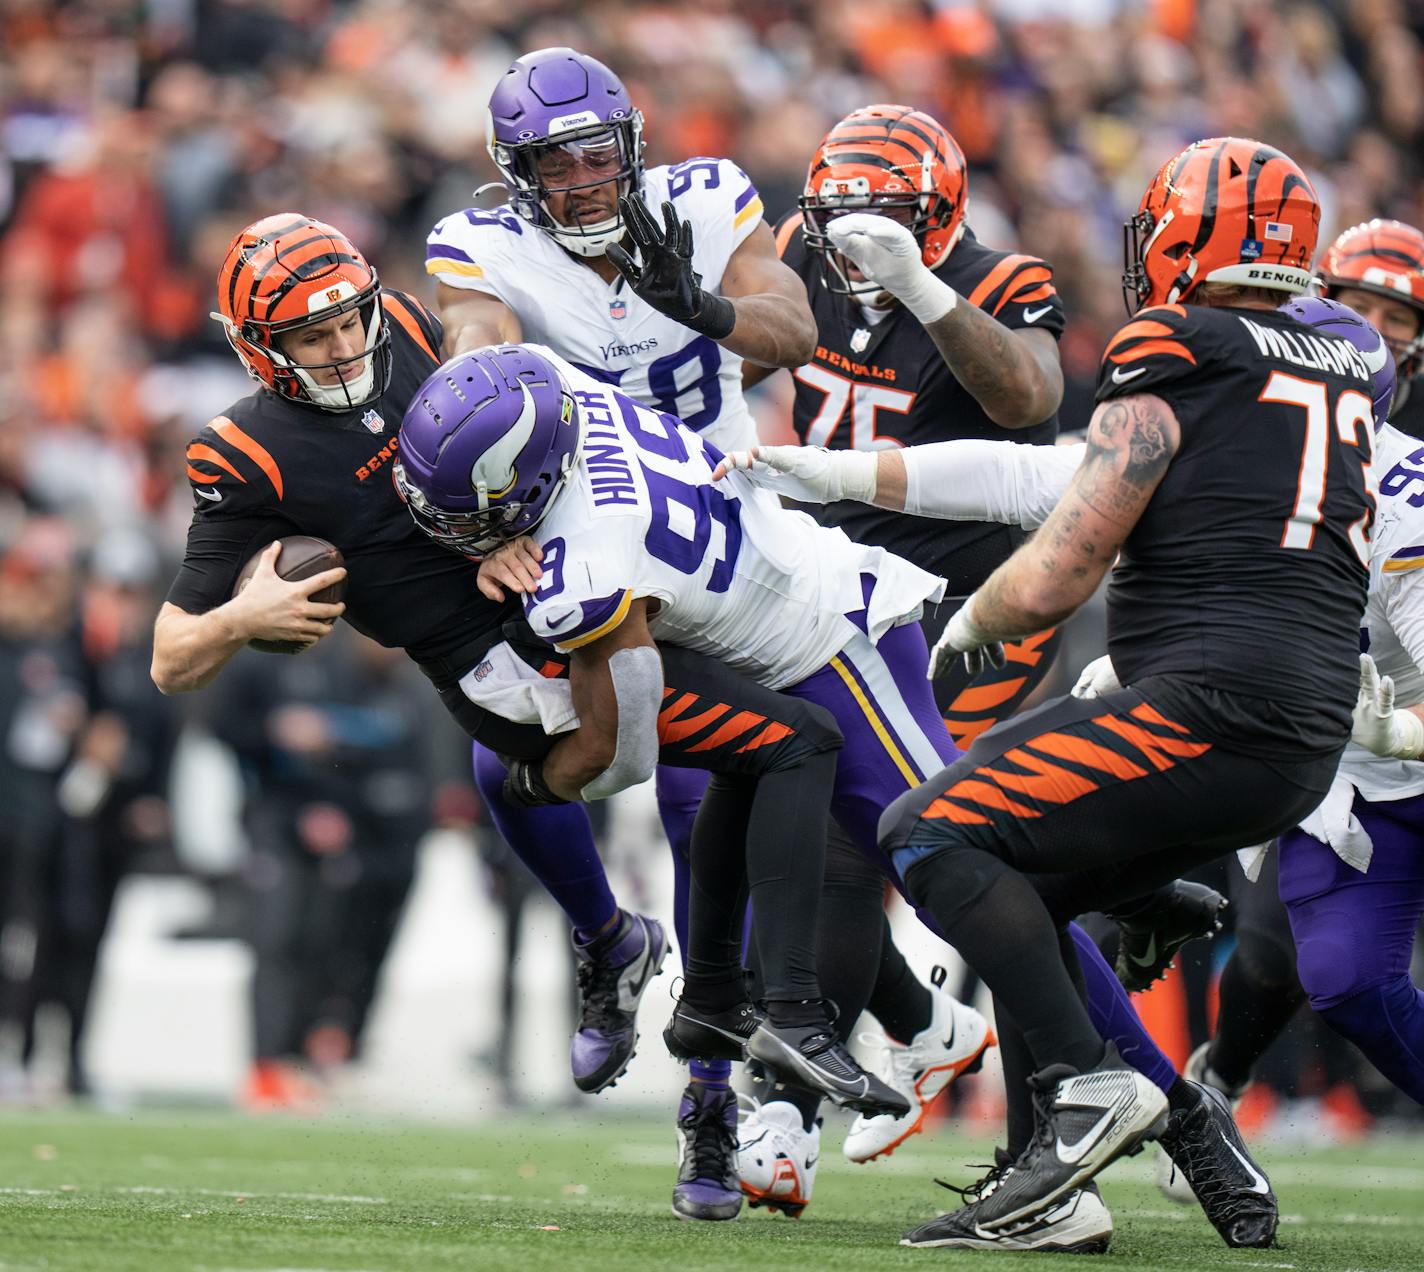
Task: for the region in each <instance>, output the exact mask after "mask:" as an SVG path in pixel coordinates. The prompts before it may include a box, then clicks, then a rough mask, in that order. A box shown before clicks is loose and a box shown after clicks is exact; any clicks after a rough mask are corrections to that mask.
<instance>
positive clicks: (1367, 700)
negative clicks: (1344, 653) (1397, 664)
mask: <svg viewBox="0 0 1424 1272" xmlns="http://www.w3.org/2000/svg"><path fill="white" fill-rule="evenodd" d="M1350 740H1351V741H1352V742H1355V743H1357V744H1358V745H1360V746H1362V747H1364V748H1365V750H1367V751H1373V752H1374V753H1375V754H1376V755H1386V756H1389V757H1391V758H1393V759H1398V760H1417V759H1418V758H1419V756H1420V753H1421V752H1424V721H1421V720H1420V719H1419V717H1418V716H1417V715H1415V714H1414V712H1412V711H1410V710H1408V709H1407V708H1406V709H1404V710H1402V711H1396V710H1395V709H1394V681H1393V680H1391V679H1390V677H1388V676H1381V675H1380V673H1379V668H1378V667H1377V666H1375V660H1374V659H1373V658H1371V657H1370V656H1369V654H1361V655H1360V692H1359V696H1358V697H1357V698H1356V699H1355V710H1354V723H1353V725H1352V727H1351V729H1350Z"/></svg>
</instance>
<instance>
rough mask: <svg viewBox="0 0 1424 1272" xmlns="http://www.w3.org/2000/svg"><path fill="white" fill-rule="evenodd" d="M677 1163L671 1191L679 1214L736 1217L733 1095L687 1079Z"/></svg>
mask: <svg viewBox="0 0 1424 1272" xmlns="http://www.w3.org/2000/svg"><path fill="white" fill-rule="evenodd" d="M677 1147H678V1155H679V1157H680V1158H681V1166H680V1168H679V1170H678V1172H677V1183H676V1184H675V1185H674V1187H673V1190H672V1212H673V1214H675V1215H676V1216H677V1217H678V1218H679V1219H735V1218H736V1217H737V1215H738V1214H740V1213H741V1209H742V1183H741V1179H740V1178H739V1177H738V1175H737V1095H736V1092H735V1091H731V1090H729V1089H728V1088H727V1087H709V1086H707V1085H706V1084H705V1083H702V1082H690V1083H688V1085H687V1089H686V1090H685V1091H683V1093H682V1103H681V1104H680V1105H679V1106H678V1110H677Z"/></svg>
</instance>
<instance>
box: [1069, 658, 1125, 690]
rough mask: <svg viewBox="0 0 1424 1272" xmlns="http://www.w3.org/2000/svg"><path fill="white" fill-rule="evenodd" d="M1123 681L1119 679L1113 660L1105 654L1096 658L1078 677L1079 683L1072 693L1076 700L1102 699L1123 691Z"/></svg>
mask: <svg viewBox="0 0 1424 1272" xmlns="http://www.w3.org/2000/svg"><path fill="white" fill-rule="evenodd" d="M1121 688H1122V681H1120V680H1119V679H1118V678H1117V672H1116V671H1115V670H1114V669H1113V665H1112V659H1111V658H1109V657H1108V656H1107V655H1106V654H1104V655H1103V656H1102V657H1101V658H1094V659H1093V661H1092V662H1090V663H1089V664H1088V665H1087V666H1086V667H1084V668H1083V673H1082V675H1080V676H1079V677H1078V683H1077V684H1075V685H1074V686H1073V688H1072V690H1071V691H1070V692H1071V693H1072V694H1073V696H1074V697H1075V698H1101V697H1102V696H1103V694H1105V693H1112V691H1113V690H1114V689H1121Z"/></svg>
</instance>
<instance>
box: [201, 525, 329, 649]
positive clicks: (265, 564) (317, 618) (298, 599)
mask: <svg viewBox="0 0 1424 1272" xmlns="http://www.w3.org/2000/svg"><path fill="white" fill-rule="evenodd" d="M281 551H282V544H281V541H280V540H278V541H276V542H274V543H271V544H269V545H268V546H267V547H265V548H264V549H263V550H262V556H261V558H260V559H259V560H258V562H257V569H256V570H255V571H253V574H252V578H251V580H250V581H249V582H248V584H247V586H246V587H244V588H243V589H242V591H241V592H239V593H238V594H237V595H236V596H235V597H233V599H232V600H231V601H229V602H228V604H229V605H230V606H231V607H232V610H231V612H232V614H233V617H234V618H235V619H236V620H237V622H238V623H239V625H240V626H241V630H242V633H243V637H244V639H246V640H270V641H287V642H291V643H293V644H301V645H305V646H311V645H314V644H316V642H317V641H319V640H320V639H321V638H322V637H323V636H325V635H327V634H328V633H329V632H330V631H331V629H332V627H333V626H334V625H335V623H336V620H337V619H338V618H340V617H341V615H342V614H344V613H345V612H346V605H345V603H344V602H341V601H338V602H337V603H336V604H334V605H326V604H322V603H321V602H318V601H313V600H312V599H311V596H312V594H313V593H315V592H320V591H321V589H322V588H324V587H330V586H331V585H332V584H333V583H338V582H340V581H341V580H342V579H344V578H345V577H346V570H345V567H343V566H338V567H337V568H336V569H334V570H323V571H322V572H321V573H320V574H314V575H312V577H311V578H309V579H301V580H299V581H297V582H289V581H288V580H287V579H284V578H283V577H282V576H281V575H280V574H278V573H277V556H278V554H279V553H280V552H281Z"/></svg>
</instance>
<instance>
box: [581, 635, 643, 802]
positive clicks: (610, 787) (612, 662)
mask: <svg viewBox="0 0 1424 1272" xmlns="http://www.w3.org/2000/svg"><path fill="white" fill-rule="evenodd" d="M608 674H609V676H610V677H611V678H612V680H613V692H614V695H615V697H616V698H617V701H618V741H617V746H616V749H615V750H614V753H613V761H612V763H610V764H609V766H608V767H607V768H606V769H604V770H603V772H602V773H600V774H599V775H598V776H597V777H595V778H594V779H593V781H591V782H589V784H588V785H587V786H585V787H584V788H583V790H581V791H580V792H579V794H580V795H582V797H583V798H584V799H607V798H608V797H609V796H610V795H616V794H617V793H618V792H619V791H621V790H626V789H627V788H628V787H630V786H636V785H638V783H639V782H646V781H647V780H648V778H650V777H652V775H653V770H654V769H655V768H656V767H657V763H658V707H659V706H660V705H661V703H662V698H663V663H662V659H661V658H659V657H658V651H657V650H656V649H654V648H653V647H652V646H651V645H638V646H635V647H633V648H631V649H620V650H619V651H618V652H617V653H616V654H614V655H613V656H612V657H611V658H609V660H608Z"/></svg>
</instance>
